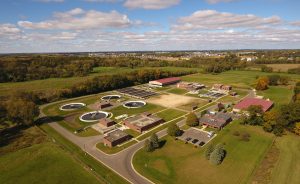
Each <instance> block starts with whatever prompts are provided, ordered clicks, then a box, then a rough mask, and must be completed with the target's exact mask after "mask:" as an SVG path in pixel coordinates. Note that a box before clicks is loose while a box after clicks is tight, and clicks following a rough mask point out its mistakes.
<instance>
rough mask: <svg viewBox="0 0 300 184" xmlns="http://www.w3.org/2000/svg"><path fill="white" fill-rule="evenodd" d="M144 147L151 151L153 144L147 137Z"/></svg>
mask: <svg viewBox="0 0 300 184" xmlns="http://www.w3.org/2000/svg"><path fill="white" fill-rule="evenodd" d="M144 149H145V150H146V151H147V152H151V151H153V150H154V148H153V145H152V144H151V142H150V141H149V139H147V140H146V141H145V144H144Z"/></svg>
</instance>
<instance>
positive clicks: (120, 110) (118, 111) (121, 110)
mask: <svg viewBox="0 0 300 184" xmlns="http://www.w3.org/2000/svg"><path fill="white" fill-rule="evenodd" d="M163 109H164V107H161V106H158V105H154V104H150V103H147V104H146V105H145V106H143V107H141V108H132V109H129V108H126V107H123V106H122V105H121V106H118V107H116V108H113V109H111V110H109V112H111V113H113V115H114V117H116V116H119V115H122V114H128V115H133V114H139V113H142V112H150V113H155V112H158V111H161V110H163Z"/></svg>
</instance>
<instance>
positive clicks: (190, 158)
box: [133, 122, 274, 184]
mask: <svg viewBox="0 0 300 184" xmlns="http://www.w3.org/2000/svg"><path fill="white" fill-rule="evenodd" d="M235 131H238V132H240V133H245V132H247V133H249V134H250V135H251V138H250V141H249V142H245V141H241V140H240V138H239V137H237V136H234V135H233V132H235ZM273 138H274V137H273V135H271V134H268V133H265V132H263V130H262V129H261V127H250V126H243V125H240V124H238V122H235V123H231V124H230V125H228V126H227V127H226V128H224V129H223V130H222V131H221V132H219V135H218V136H217V137H216V138H215V139H213V140H212V141H211V142H210V143H209V144H217V143H225V149H226V151H227V156H226V158H225V160H224V161H223V163H222V164H221V165H219V166H214V165H211V164H210V163H209V161H207V160H206V159H205V156H204V150H205V148H206V147H207V146H204V148H194V147H193V146H191V145H189V144H188V145H186V144H184V143H183V142H181V141H179V140H178V141H175V140H174V139H173V138H170V137H165V138H163V139H165V140H166V144H165V145H164V146H163V147H162V148H161V149H158V150H155V151H154V152H151V153H148V152H145V151H144V150H143V149H141V150H139V151H138V152H137V154H136V155H135V156H134V159H133V164H134V167H135V169H136V170H137V171H138V172H139V173H140V174H142V175H144V176H146V177H147V178H149V179H151V180H152V181H153V182H155V183H191V184H193V183H195V184H196V183H197V184H198V183H203V184H204V183H215V184H217V183H222V184H227V183H228V184H229V183H230V184H235V183H236V184H239V183H245V182H247V181H248V180H249V179H250V177H251V175H252V171H253V170H254V169H255V168H256V166H257V165H258V164H259V163H260V161H261V160H262V158H263V156H264V154H265V152H266V151H267V150H268V148H269V146H270V145H271V143H272V140H273Z"/></svg>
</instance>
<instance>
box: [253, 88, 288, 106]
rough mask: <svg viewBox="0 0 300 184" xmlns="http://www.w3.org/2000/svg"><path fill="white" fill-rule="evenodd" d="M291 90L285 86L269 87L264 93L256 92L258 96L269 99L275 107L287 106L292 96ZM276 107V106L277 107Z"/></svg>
mask: <svg viewBox="0 0 300 184" xmlns="http://www.w3.org/2000/svg"><path fill="white" fill-rule="evenodd" d="M293 93H294V92H293V90H292V89H289V88H288V87H285V86H269V89H267V90H265V91H258V92H257V94H258V95H262V96H264V97H265V98H269V99H270V100H272V101H273V102H274V103H275V107H276V105H282V104H288V103H289V102H290V100H291V99H292V96H293ZM277 107H278V106H277Z"/></svg>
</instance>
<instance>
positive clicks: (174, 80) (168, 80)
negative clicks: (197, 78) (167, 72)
mask: <svg viewBox="0 0 300 184" xmlns="http://www.w3.org/2000/svg"><path fill="white" fill-rule="evenodd" d="M180 80H181V79H180V78H179V77H170V78H164V79H158V80H154V81H155V82H160V83H162V84H165V83H170V82H177V81H180Z"/></svg>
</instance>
